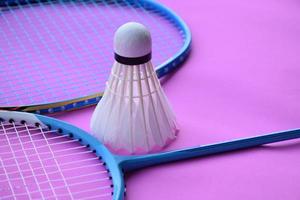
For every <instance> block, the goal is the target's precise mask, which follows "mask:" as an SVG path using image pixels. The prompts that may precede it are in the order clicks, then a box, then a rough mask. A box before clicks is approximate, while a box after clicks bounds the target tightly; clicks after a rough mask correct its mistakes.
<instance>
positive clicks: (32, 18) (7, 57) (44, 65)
mask: <svg viewBox="0 0 300 200" xmlns="http://www.w3.org/2000/svg"><path fill="white" fill-rule="evenodd" d="M0 8H1V9H0V34H1V35H3V37H1V38H0V45H1V47H2V49H1V51H0V55H1V56H0V66H1V69H0V72H1V73H0V74H2V75H0V76H1V77H0V83H1V84H0V85H1V86H0V87H1V90H2V92H1V93H0V97H1V98H0V109H6V110H18V111H27V112H36V113H39V114H47V113H55V112H61V111H67V110H73V109H78V108H82V107H86V106H90V105H94V104H96V103H97V102H98V101H99V100H100V98H101V96H102V94H103V91H104V88H105V82H106V80H107V77H108V75H109V73H110V69H111V66H112V64H113V49H112V46H113V45H112V39H113V34H114V32H115V30H116V29H117V28H118V27H119V26H120V25H122V24H124V23H126V22H128V21H137V22H140V23H142V24H144V25H146V26H147V27H148V28H149V29H150V32H151V33H152V39H153V60H152V61H153V63H154V65H155V66H157V68H156V72H157V75H158V77H162V76H164V75H166V74H168V73H169V72H171V71H173V69H175V68H177V67H178V66H180V65H181V64H182V63H183V62H184V60H185V59H186V58H187V56H188V54H189V51H190V46H191V33H190V31H189V29H188V27H187V25H186V24H185V23H184V21H183V20H182V19H181V18H180V17H179V16H178V15H176V14H175V13H174V12H173V11H171V10H170V9H168V8H166V7H165V6H163V5H161V4H159V3H157V2H155V1H150V0H142V1H131V0H127V1H91V0H89V1H80V0H79V1H76V0H68V1H41V0H34V1H33V0H22V1H14V0H13V1H8V0H0Z"/></svg>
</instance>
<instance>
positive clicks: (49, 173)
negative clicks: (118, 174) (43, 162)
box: [1, 164, 107, 178]
mask: <svg viewBox="0 0 300 200" xmlns="http://www.w3.org/2000/svg"><path fill="white" fill-rule="evenodd" d="M97 166H103V164H93V165H84V166H81V167H73V168H69V169H64V172H67V171H73V170H78V169H84V168H86V167H97ZM60 172H61V171H59V170H56V171H52V172H47V174H48V175H52V174H57V173H60ZM104 172H106V173H107V171H99V173H104ZM15 173H18V172H17V171H16V172H13V173H7V174H8V175H12V174H15ZM1 175H4V174H1ZM43 175H45V174H34V176H43ZM24 177H25V178H32V177H33V176H24Z"/></svg>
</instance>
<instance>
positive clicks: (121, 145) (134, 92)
mask: <svg viewBox="0 0 300 200" xmlns="http://www.w3.org/2000/svg"><path fill="white" fill-rule="evenodd" d="M151 46H152V44H151V35H150V32H149V31H148V30H147V29H146V27H145V26H143V25H142V24H139V23H136V22H129V23H126V24H124V25H122V26H121V27H120V28H119V29H118V30H117V31H116V33H115V36H114V51H115V63H114V64H113V67H112V72H111V74H110V77H109V80H108V82H107V83H106V89H105V92H104V95H103V97H102V99H101V101H100V102H99V103H98V105H97V107H96V109H95V111H94V113H93V116H92V119H91V130H92V133H93V135H94V136H96V137H97V138H98V139H100V140H101V141H102V143H104V144H105V145H106V146H108V147H109V148H110V149H111V150H112V151H114V152H116V153H131V154H135V153H147V152H153V151H157V150H160V149H161V148H162V147H164V146H166V145H167V144H168V143H169V142H170V141H172V140H173V139H175V137H176V133H177V131H178V128H177V124H176V121H175V115H174V114H173V112H172V110H171V108H170V106H169V103H168V101H167V98H166V96H165V94H164V92H163V90H162V88H161V86H160V82H159V80H158V78H157V75H156V73H155V71H154V68H153V66H152V64H151V61H150V60H151Z"/></svg>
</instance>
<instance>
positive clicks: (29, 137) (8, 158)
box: [0, 119, 112, 199]
mask: <svg viewBox="0 0 300 200" xmlns="http://www.w3.org/2000/svg"><path fill="white" fill-rule="evenodd" d="M61 132H62V130H61V129H58V130H54V129H51V127H50V128H47V127H42V126H41V125H40V124H35V125H31V124H27V123H26V121H22V123H16V122H15V121H14V120H12V119H10V120H9V121H8V122H7V121H4V120H2V119H0V144H1V148H0V180H1V181H0V186H1V187H0V188H3V189H2V190H0V194H1V198H3V199H59V198H66V199H85V198H86V199H97V198H100V197H101V199H111V198H112V182H111V181H112V180H111V176H110V175H109V172H108V170H107V169H106V167H105V163H104V162H102V161H101V160H100V159H99V157H98V156H96V155H95V150H92V149H89V148H88V147H89V146H82V144H81V143H80V142H81V139H78V138H71V137H72V134H71V133H70V134H67V135H63V134H62V133H61Z"/></svg>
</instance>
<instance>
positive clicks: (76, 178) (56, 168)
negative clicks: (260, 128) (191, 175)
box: [0, 111, 300, 200]
mask: <svg viewBox="0 0 300 200" xmlns="http://www.w3.org/2000/svg"><path fill="white" fill-rule="evenodd" d="M295 138H300V130H299V129H296V130H289V131H283V132H277V133H272V134H267V135H262V136H257V137H251V138H245V139H239V140H233V141H228V142H222V143H216V144H211V145H205V146H200V147H196V148H189V149H183V150H178V151H171V152H165V153H158V154H149V155H139V156H118V155H114V154H112V153H111V152H110V151H109V150H108V149H107V148H106V147H105V146H104V145H102V144H101V143H100V142H99V141H98V140H96V139H95V138H94V137H92V136H91V135H89V134H88V133H86V132H85V131H83V130H81V129H79V128H76V127H74V126H73V125H70V124H67V123H65V122H62V121H59V120H57V119H53V118H50V117H46V116H41V115H35V114H30V113H24V112H13V111H0V149H1V150H0V158H1V159H0V188H1V190H0V196H1V199H34V198H35V199H51V198H54V199H57V198H58V199H81V200H82V199H114V200H122V199H123V198H124V194H125V186H124V178H123V177H124V176H123V173H126V172H128V171H132V170H136V169H140V168H143V167H148V166H152V165H157V164H162V163H167V162H171V161H178V160H183V159H188V158H194V157H201V156H207V155H212V154H217V153H222V152H228V151H233V150H239V149H245V148H250V147H255V146H259V145H263V144H268V143H273V142H280V141H284V140H290V139H295Z"/></svg>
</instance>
